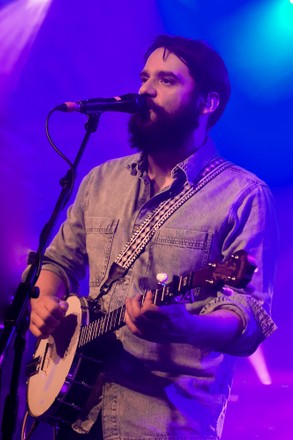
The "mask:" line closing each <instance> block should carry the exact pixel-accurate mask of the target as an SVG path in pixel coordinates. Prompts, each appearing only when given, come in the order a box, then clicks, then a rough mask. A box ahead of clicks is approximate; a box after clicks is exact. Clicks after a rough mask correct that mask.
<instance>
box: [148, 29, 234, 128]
mask: <svg viewBox="0 0 293 440" xmlns="http://www.w3.org/2000/svg"><path fill="white" fill-rule="evenodd" d="M160 47H163V48H165V49H166V50H167V51H168V52H171V53H173V54H174V55H176V56H177V57H178V58H179V59H180V60H181V61H182V62H183V63H184V64H186V66H187V67H188V69H189V71H190V74H191V76H192V77H193V79H194V80H195V83H196V84H198V85H199V88H200V92H201V94H202V95H203V97H204V98H206V97H207V95H208V93H209V92H217V93H218V94H219V96H220V104H219V106H218V108H217V109H216V110H215V111H214V112H213V113H211V115H210V117H209V121H208V125H209V126H212V125H214V124H215V123H216V122H217V120H218V119H219V118H220V116H221V115H222V113H223V112H224V109H225V107H226V104H227V102H228V100H229V97H230V81H229V75H228V71H227V68H226V66H225V63H224V61H223V60H222V58H221V57H220V55H219V54H218V53H217V52H216V51H215V50H214V49H213V48H212V47H210V46H209V45H208V44H207V43H206V42H205V41H202V40H192V39H189V38H184V37H179V36H172V35H159V36H158V37H157V38H156V39H155V41H154V42H153V43H152V44H151V46H150V47H149V48H148V50H147V51H146V53H145V60H147V59H148V57H149V56H150V55H151V53H152V52H154V51H155V50H156V49H158V48H160Z"/></svg>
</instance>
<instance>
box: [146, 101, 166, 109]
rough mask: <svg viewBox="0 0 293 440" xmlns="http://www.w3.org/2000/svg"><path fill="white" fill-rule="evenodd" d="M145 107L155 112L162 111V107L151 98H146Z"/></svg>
mask: <svg viewBox="0 0 293 440" xmlns="http://www.w3.org/2000/svg"><path fill="white" fill-rule="evenodd" d="M146 107H147V109H148V110H153V111H155V112H156V111H157V112H161V111H163V110H164V109H163V107H161V106H160V105H158V104H156V103H155V102H154V101H153V100H152V99H150V98H146Z"/></svg>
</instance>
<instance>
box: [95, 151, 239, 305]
mask: <svg viewBox="0 0 293 440" xmlns="http://www.w3.org/2000/svg"><path fill="white" fill-rule="evenodd" d="M229 166H231V162H228V161H226V160H224V159H222V158H215V159H214V160H212V161H211V162H210V163H209V164H208V165H207V166H206V167H205V168H204V169H203V171H202V172H201V173H200V177H199V179H198V183H197V184H192V185H191V184H190V183H189V182H187V181H186V182H185V184H184V186H183V189H182V191H181V192H180V193H179V194H177V195H176V196H175V197H173V198H171V199H168V200H165V201H164V202H162V203H160V204H159V206H157V208H155V209H154V210H153V211H151V212H150V213H149V215H148V216H147V217H146V219H145V220H144V221H143V223H142V224H141V225H140V227H139V228H138V229H137V231H136V232H135V233H134V234H133V235H132V236H131V238H130V240H129V241H128V243H127V244H126V245H125V246H124V248H123V249H122V251H121V252H120V253H119V255H118V256H117V258H116V260H115V262H114V263H113V264H112V266H111V268H110V272H109V277H108V279H107V280H106V282H105V283H104V284H103V286H102V287H101V291H100V294H99V296H98V298H99V297H101V296H103V295H105V294H106V293H107V292H108V290H109V289H110V287H111V285H112V284H113V282H115V281H117V280H118V279H120V278H122V277H123V276H124V275H125V274H126V273H127V271H128V269H129V268H130V266H131V265H132V264H133V263H134V261H135V260H136V258H137V257H138V256H139V255H140V253H141V252H142V251H143V249H144V248H145V247H146V245H147V244H148V242H149V241H150V240H151V239H152V237H153V236H154V234H155V233H156V232H157V230H158V229H159V228H160V227H161V226H162V225H163V224H164V223H165V222H166V220H168V218H169V217H170V216H171V215H172V214H173V213H174V212H175V211H176V210H177V209H178V208H180V207H181V206H182V205H183V204H184V203H185V202H186V201H187V200H189V199H190V198H191V197H192V196H193V195H194V194H196V193H197V192H198V191H199V190H200V189H202V188H203V187H204V186H205V185H206V184H207V183H208V182H210V181H211V180H212V179H214V178H215V177H216V176H217V175H218V174H220V173H221V172H222V171H224V170H225V169H226V168H228V167H229Z"/></svg>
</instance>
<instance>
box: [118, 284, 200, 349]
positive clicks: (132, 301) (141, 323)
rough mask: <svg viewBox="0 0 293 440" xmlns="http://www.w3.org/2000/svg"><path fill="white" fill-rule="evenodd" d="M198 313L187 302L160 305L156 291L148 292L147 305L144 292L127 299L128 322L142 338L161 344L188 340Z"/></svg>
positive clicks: (128, 325)
mask: <svg viewBox="0 0 293 440" xmlns="http://www.w3.org/2000/svg"><path fill="white" fill-rule="evenodd" d="M196 318H197V317H196V316H193V315H191V314H190V313H188V311H187V310H186V308H185V305H184V304H170V305H165V306H160V307H158V306H156V305H155V304H154V303H153V295H152V292H148V293H147V294H146V298H145V300H144V303H143V305H141V295H136V296H134V297H133V298H127V299H126V313H125V323H126V325H127V327H128V328H129V330H130V331H131V332H132V333H133V334H134V335H135V336H138V337H139V338H143V339H147V340H148V341H152V342H158V343H169V342H182V343H188V342H189V338H190V336H191V333H192V332H193V331H194V326H195V324H196Z"/></svg>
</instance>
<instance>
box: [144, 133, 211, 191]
mask: <svg viewBox="0 0 293 440" xmlns="http://www.w3.org/2000/svg"><path fill="white" fill-rule="evenodd" d="M206 136H207V133H206V131H200V132H198V131H197V130H196V132H195V133H193V134H192V135H191V136H190V137H189V138H188V139H186V141H185V142H184V144H183V145H181V146H180V147H178V148H177V149H175V148H173V149H172V150H168V149H166V148H164V150H157V151H154V152H152V153H151V154H148V175H149V178H150V180H151V182H152V184H153V192H154V193H156V192H158V191H160V190H162V189H163V188H164V187H166V186H169V185H171V183H172V177H171V171H172V169H173V168H174V167H175V165H177V164H178V163H180V162H182V161H183V160H185V159H186V158H187V157H188V156H190V155H191V154H193V153H194V152H196V151H197V150H198V149H199V148H200V147H201V146H202V145H203V144H204V143H205V141H206Z"/></svg>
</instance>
